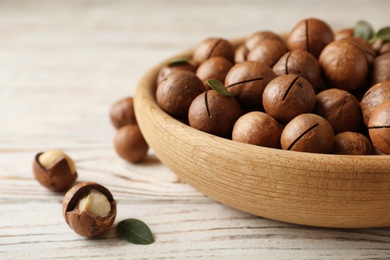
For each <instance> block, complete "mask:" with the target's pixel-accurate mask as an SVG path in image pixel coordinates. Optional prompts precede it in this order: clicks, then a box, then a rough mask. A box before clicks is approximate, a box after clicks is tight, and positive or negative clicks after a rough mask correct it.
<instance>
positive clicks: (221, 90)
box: [206, 79, 234, 97]
mask: <svg viewBox="0 0 390 260" xmlns="http://www.w3.org/2000/svg"><path fill="white" fill-rule="evenodd" d="M206 82H207V84H208V85H209V86H210V88H212V89H214V90H215V91H217V93H218V94H220V95H222V96H227V97H234V95H233V93H230V92H229V91H228V90H227V89H226V87H225V85H224V84H223V83H222V82H221V81H219V80H216V79H208V80H206Z"/></svg>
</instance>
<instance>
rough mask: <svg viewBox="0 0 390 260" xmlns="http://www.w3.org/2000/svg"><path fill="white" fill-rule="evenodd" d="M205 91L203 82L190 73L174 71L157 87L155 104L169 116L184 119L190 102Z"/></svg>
mask: <svg viewBox="0 0 390 260" xmlns="http://www.w3.org/2000/svg"><path fill="white" fill-rule="evenodd" d="M204 91H205V87H204V85H203V82H202V81H201V80H200V79H199V78H198V77H197V76H196V75H195V73H193V72H190V71H174V72H172V73H171V74H170V75H169V76H168V77H167V78H166V79H165V80H163V81H162V82H161V83H160V85H158V87H157V91H156V99H157V104H158V105H159V106H160V107H161V108H162V109H163V110H164V111H165V112H167V113H168V114H169V115H171V116H173V117H178V118H186V117H187V114H188V109H189V107H190V105H191V103H192V101H193V100H194V99H195V98H196V97H197V96H198V95H199V94H200V93H202V92H204Z"/></svg>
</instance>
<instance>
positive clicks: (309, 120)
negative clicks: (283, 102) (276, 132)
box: [280, 114, 334, 153]
mask: <svg viewBox="0 0 390 260" xmlns="http://www.w3.org/2000/svg"><path fill="white" fill-rule="evenodd" d="M280 142H281V145H282V149H284V150H290V151H299V152H309V153H331V152H332V150H333V142H334V132H333V128H332V126H331V124H330V123H329V122H328V121H327V120H326V119H324V118H323V117H321V116H319V115H315V114H302V115H299V116H297V117H295V118H294V119H293V120H291V121H290V122H289V123H288V124H287V125H286V126H285V128H284V129H283V132H282V136H281V138H280Z"/></svg>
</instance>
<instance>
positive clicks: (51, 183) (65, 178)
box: [33, 152, 77, 191]
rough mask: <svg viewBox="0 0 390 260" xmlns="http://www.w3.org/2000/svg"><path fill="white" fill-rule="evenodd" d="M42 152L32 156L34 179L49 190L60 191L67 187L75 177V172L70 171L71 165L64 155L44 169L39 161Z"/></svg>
mask: <svg viewBox="0 0 390 260" xmlns="http://www.w3.org/2000/svg"><path fill="white" fill-rule="evenodd" d="M42 154H43V152H40V153H38V154H36V155H35V158H34V162H33V172H34V176H35V179H36V180H37V181H38V182H39V183H40V184H41V185H42V186H44V187H46V188H48V189H49V190H51V191H62V190H65V189H67V188H69V187H70V186H71V185H72V183H73V182H74V181H75V180H76V179H77V172H76V171H75V172H73V173H72V170H71V167H70V166H69V163H68V161H67V160H66V159H65V157H62V158H59V160H58V161H57V162H56V163H55V164H54V165H53V166H51V167H50V168H49V169H46V168H45V167H44V166H43V165H42V164H41V163H40V162H39V156H41V155H42Z"/></svg>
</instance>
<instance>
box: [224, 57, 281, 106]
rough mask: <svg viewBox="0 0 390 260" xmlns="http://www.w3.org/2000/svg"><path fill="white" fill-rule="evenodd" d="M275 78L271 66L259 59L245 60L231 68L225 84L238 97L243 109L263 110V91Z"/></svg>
mask: <svg viewBox="0 0 390 260" xmlns="http://www.w3.org/2000/svg"><path fill="white" fill-rule="evenodd" d="M274 78H275V73H274V72H273V71H272V69H271V68H269V67H267V66H265V65H263V64H261V63H260V62H257V61H245V62H241V63H237V64H236V65H234V66H233V67H232V68H231V69H230V70H229V72H228V74H227V75H226V79H225V86H226V88H227V89H228V90H229V92H230V93H232V94H234V96H235V97H236V98H237V100H238V102H239V103H240V106H241V107H242V109H244V110H247V111H253V110H261V109H263V105H262V95H263V91H264V89H265V87H266V86H267V84H268V83H269V82H270V81H271V80H272V79H274Z"/></svg>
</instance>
